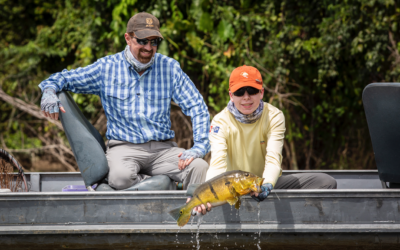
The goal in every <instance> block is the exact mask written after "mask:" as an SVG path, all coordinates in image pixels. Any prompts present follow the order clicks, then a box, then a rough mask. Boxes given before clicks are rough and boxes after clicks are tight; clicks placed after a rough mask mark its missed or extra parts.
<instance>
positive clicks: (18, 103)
mask: <svg viewBox="0 0 400 250" xmlns="http://www.w3.org/2000/svg"><path fill="white" fill-rule="evenodd" d="M0 99H2V100H3V101H5V102H7V103H8V104H10V105H11V106H13V107H16V108H18V109H20V110H22V111H24V112H26V113H28V114H30V115H31V116H34V117H36V118H39V119H42V120H47V121H49V122H51V123H53V124H54V125H56V126H57V128H59V129H60V130H63V131H64V128H63V126H62V124H61V122H59V121H55V120H52V119H50V118H49V117H46V116H44V115H43V114H42V111H41V110H40V108H39V107H37V106H36V105H33V104H29V103H26V102H24V101H22V100H20V99H18V98H15V97H11V96H9V95H7V94H6V93H5V92H4V91H3V90H2V89H1V88H0Z"/></svg>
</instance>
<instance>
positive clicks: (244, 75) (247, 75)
mask: <svg viewBox="0 0 400 250" xmlns="http://www.w3.org/2000/svg"><path fill="white" fill-rule="evenodd" d="M240 75H241V76H243V77H246V78H249V74H247V72H242V73H240Z"/></svg>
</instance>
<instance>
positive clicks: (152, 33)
mask: <svg viewBox="0 0 400 250" xmlns="http://www.w3.org/2000/svg"><path fill="white" fill-rule="evenodd" d="M134 32H135V35H136V37H137V38H139V39H144V38H147V37H151V36H158V37H161V38H162V39H164V37H163V36H162V35H161V33H160V32H159V31H157V30H150V29H146V30H138V31H134Z"/></svg>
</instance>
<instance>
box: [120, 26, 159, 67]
mask: <svg viewBox="0 0 400 250" xmlns="http://www.w3.org/2000/svg"><path fill="white" fill-rule="evenodd" d="M134 36H135V34H134V33H130V34H128V33H125V41H126V43H127V44H128V45H129V48H130V50H131V53H132V55H133V56H134V57H135V58H136V59H137V60H138V61H139V62H141V63H148V62H150V60H151V58H152V57H153V56H154V54H155V53H156V52H157V46H151V45H150V42H148V43H147V44H146V45H140V44H139V43H138V42H137V41H136V39H135V38H133V37H134ZM146 38H147V39H149V40H152V39H155V38H157V37H156V36H150V37H146Z"/></svg>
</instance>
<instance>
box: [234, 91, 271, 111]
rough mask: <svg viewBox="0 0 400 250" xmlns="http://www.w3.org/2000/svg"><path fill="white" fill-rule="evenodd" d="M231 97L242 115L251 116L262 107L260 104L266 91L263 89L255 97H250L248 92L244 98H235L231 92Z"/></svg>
mask: <svg viewBox="0 0 400 250" xmlns="http://www.w3.org/2000/svg"><path fill="white" fill-rule="evenodd" d="M229 96H230V97H231V101H232V102H233V104H235V107H236V108H237V109H238V110H239V112H240V113H242V114H244V115H249V114H251V113H253V112H254V111H255V110H256V109H257V108H258V106H259V105H260V102H261V101H262V98H263V96H264V89H261V91H260V93H257V94H255V95H249V93H247V91H246V92H245V93H244V95H243V96H235V95H234V94H233V93H232V92H230V91H229Z"/></svg>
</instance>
